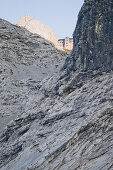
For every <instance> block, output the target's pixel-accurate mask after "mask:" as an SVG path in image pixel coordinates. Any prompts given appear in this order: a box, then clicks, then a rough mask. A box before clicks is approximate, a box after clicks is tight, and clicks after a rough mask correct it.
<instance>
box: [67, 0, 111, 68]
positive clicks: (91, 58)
mask: <svg viewBox="0 0 113 170" xmlns="http://www.w3.org/2000/svg"><path fill="white" fill-rule="evenodd" d="M73 40H74V48H73V51H72V54H71V56H69V57H68V59H67V60H66V67H68V68H69V70H73V71H75V70H79V71H87V70H99V71H110V70H113V1H112V0H102V1H101V0H86V1H85V3H84V5H83V7H82V8H81V11H80V12H79V15H78V22H77V26H76V28H75V31H74V33H73Z"/></svg>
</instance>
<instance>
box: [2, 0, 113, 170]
mask: <svg viewBox="0 0 113 170" xmlns="http://www.w3.org/2000/svg"><path fill="white" fill-rule="evenodd" d="M94 2H95V3H94ZM105 2H106V3H105ZM101 3H102V6H101V8H103V9H105V8H104V5H106V4H107V5H108V1H104V0H103V1H99V0H98V1H96V0H95V1H93V0H92V1H90V0H87V1H85V3H84V5H83V7H82V11H83V16H84V17H85V11H86V16H87V15H88V13H87V9H90V10H91V8H93V10H91V11H90V12H89V15H91V14H92V12H93V11H95V10H96V9H98V6H99V5H101ZM103 3H104V5H103ZM111 4H112V1H110V0H109V5H110V7H109V5H108V8H106V10H108V11H109V10H110V9H111ZM94 7H95V8H94ZM83 9H84V10H85V9H86V10H85V11H84V10H83ZM94 13H95V12H94ZM80 14H81V12H80ZM80 14H79V16H80ZM108 19H109V20H110V21H111V18H109V17H108ZM91 20H93V16H92V18H91ZM82 21H83V23H84V22H87V23H89V20H87V18H86V19H85V21H84V20H83V18H81V20H80V17H79V20H78V25H79V22H82ZM90 22H91V21H90ZM103 24H104V22H103ZM80 25H81V26H82V23H81V24H80ZM77 27H78V26H77ZM81 29H82V30H83V33H84V29H86V27H85V26H84V27H80V29H79V31H80V32H81V34H79V36H80V37H81V41H83V39H86V37H87V36H85V34H84V36H83V35H82V31H81ZM75 32H76V31H75ZM75 32H74V36H78V34H77V35H76V34H75ZM112 32H113V30H111V36H112ZM77 33H79V32H78V31H77ZM92 35H93V34H92ZM94 35H96V33H95V32H94ZM107 35H108V33H107ZM107 35H106V32H105V36H104V35H103V37H106V36H107ZM101 38H102V37H101ZM101 38H100V39H99V40H100V41H101ZM78 40H79V45H81V41H80V39H79V37H78ZM91 40H92V41H93V38H92V39H91ZM74 41H75V39H74ZM84 41H85V40H84ZM86 42H87V41H86ZM103 43H105V42H104V39H102V44H103ZM109 44H110V43H109ZM77 47H78V48H77ZM77 47H76V46H75V47H74V49H73V52H72V53H71V54H70V56H68V57H67V59H66V62H65V63H66V64H65V69H66V70H68V71H69V72H67V71H65V70H64V71H63V72H62V71H58V70H59V69H60V66H59V65H60V64H61V65H62V63H63V60H64V59H63V60H62V57H64V58H65V53H62V52H61V51H59V50H56V49H55V48H54V46H52V45H51V44H49V43H48V42H47V41H45V40H44V39H42V38H41V37H40V36H38V35H36V34H31V33H30V32H28V31H26V29H24V28H20V27H17V26H14V25H11V24H10V23H8V22H6V21H4V20H0V63H1V67H0V78H1V79H0V98H1V100H0V102H1V103H0V111H1V112H0V169H1V170H24V169H28V170H75V169H76V170H108V169H109V170H112V169H113V71H112V70H111V71H110V69H112V67H110V66H111V65H110V64H108V67H104V69H103V70H104V72H102V69H101V70H100V71H98V72H96V71H94V70H98V69H99V68H98V67H96V66H95V69H94V68H93V67H92V68H90V67H88V69H89V68H90V69H89V70H88V71H85V72H83V70H82V71H81V67H80V65H78V67H77V65H76V62H77V61H78V60H79V59H80V58H79V57H78V58H77V60H75V55H74V53H75V52H76V51H77V49H78V51H79V48H80V47H81V46H80V47H79V46H77ZM95 48H96V47H95ZM75 49H76V51H75ZM82 49H83V48H82ZM103 50H104V49H103ZM106 50H107V51H108V53H110V51H111V52H112V48H111V46H110V45H109V46H108V48H106ZM101 51H102V49H101ZM76 53H77V52H76ZM77 54H78V53H77ZM97 55H99V51H98V50H97ZM103 55H104V54H103ZM108 56H109V55H108ZM100 57H102V55H100ZM109 59H111V58H110V56H109ZM97 61H98V62H99V58H98V60H97ZM111 61H112V60H111ZM56 63H57V64H58V63H60V64H59V65H58V66H57V67H58V70H56V69H55V67H56ZM45 64H47V65H45ZM80 64H81V65H82V61H80ZM97 64H98V63H97ZM100 64H101V62H100ZM75 66H76V67H75ZM46 67H47V68H46ZM41 68H42V69H41ZM52 68H53V69H52ZM107 68H109V69H107ZM76 69H77V71H75V70H76ZM52 70H53V71H54V72H55V71H56V73H54V74H52ZM43 71H44V73H45V74H44V75H43ZM74 71H75V72H74ZM107 71H109V72H107ZM39 80H40V81H39Z"/></svg>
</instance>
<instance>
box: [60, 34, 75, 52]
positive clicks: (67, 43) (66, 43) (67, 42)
mask: <svg viewBox="0 0 113 170" xmlns="http://www.w3.org/2000/svg"><path fill="white" fill-rule="evenodd" d="M58 46H59V47H60V48H61V49H64V50H70V51H71V50H72V48H73V38H69V37H66V38H65V39H59V40H58Z"/></svg>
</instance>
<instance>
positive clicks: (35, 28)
mask: <svg viewBox="0 0 113 170" xmlns="http://www.w3.org/2000/svg"><path fill="white" fill-rule="evenodd" d="M16 24H17V25H18V26H22V27H24V28H26V29H27V30H28V31H30V32H32V33H36V34H39V35H40V36H41V37H43V38H45V39H46V40H48V41H49V42H51V43H53V44H54V45H55V46H56V47H57V48H58V45H57V43H58V38H57V36H56V35H55V33H54V32H53V31H52V29H51V28H50V27H48V26H47V25H44V24H43V23H42V22H41V21H39V20H36V19H33V18H32V17H31V16H30V15H25V16H23V17H22V18H20V19H19V20H18V21H17V23H16Z"/></svg>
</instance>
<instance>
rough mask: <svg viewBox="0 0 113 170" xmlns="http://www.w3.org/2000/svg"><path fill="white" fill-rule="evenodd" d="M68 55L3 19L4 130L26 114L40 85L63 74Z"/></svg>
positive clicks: (0, 100) (0, 91)
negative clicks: (28, 105)
mask: <svg viewBox="0 0 113 170" xmlns="http://www.w3.org/2000/svg"><path fill="white" fill-rule="evenodd" d="M66 55H67V53H65V52H63V51H60V50H58V49H56V48H55V47H54V45H52V44H50V43H49V42H48V41H46V40H45V39H44V38H42V37H40V36H39V35H37V34H32V33H30V32H29V31H27V30H26V29H24V28H22V27H19V26H15V25H12V24H10V23H9V22H7V21H5V20H2V19H0V111H1V113H0V120H1V121H0V128H3V127H5V125H6V124H7V122H9V121H10V120H11V119H12V117H15V116H16V115H17V114H18V113H19V112H21V111H22V110H23V108H24V107H25V106H26V103H27V102H28V101H29V99H30V98H29V97H30V96H29V95H28V93H29V94H30V95H33V93H35V92H36V91H35V90H37V89H38V88H39V83H40V81H42V80H43V79H44V78H45V77H47V76H51V75H53V74H54V73H55V74H56V73H58V72H59V70H60V67H61V66H62V65H63V63H64V60H65V58H66ZM28 96H29V97H28ZM28 98H29V99H28ZM16 113H17V114H16Z"/></svg>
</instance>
